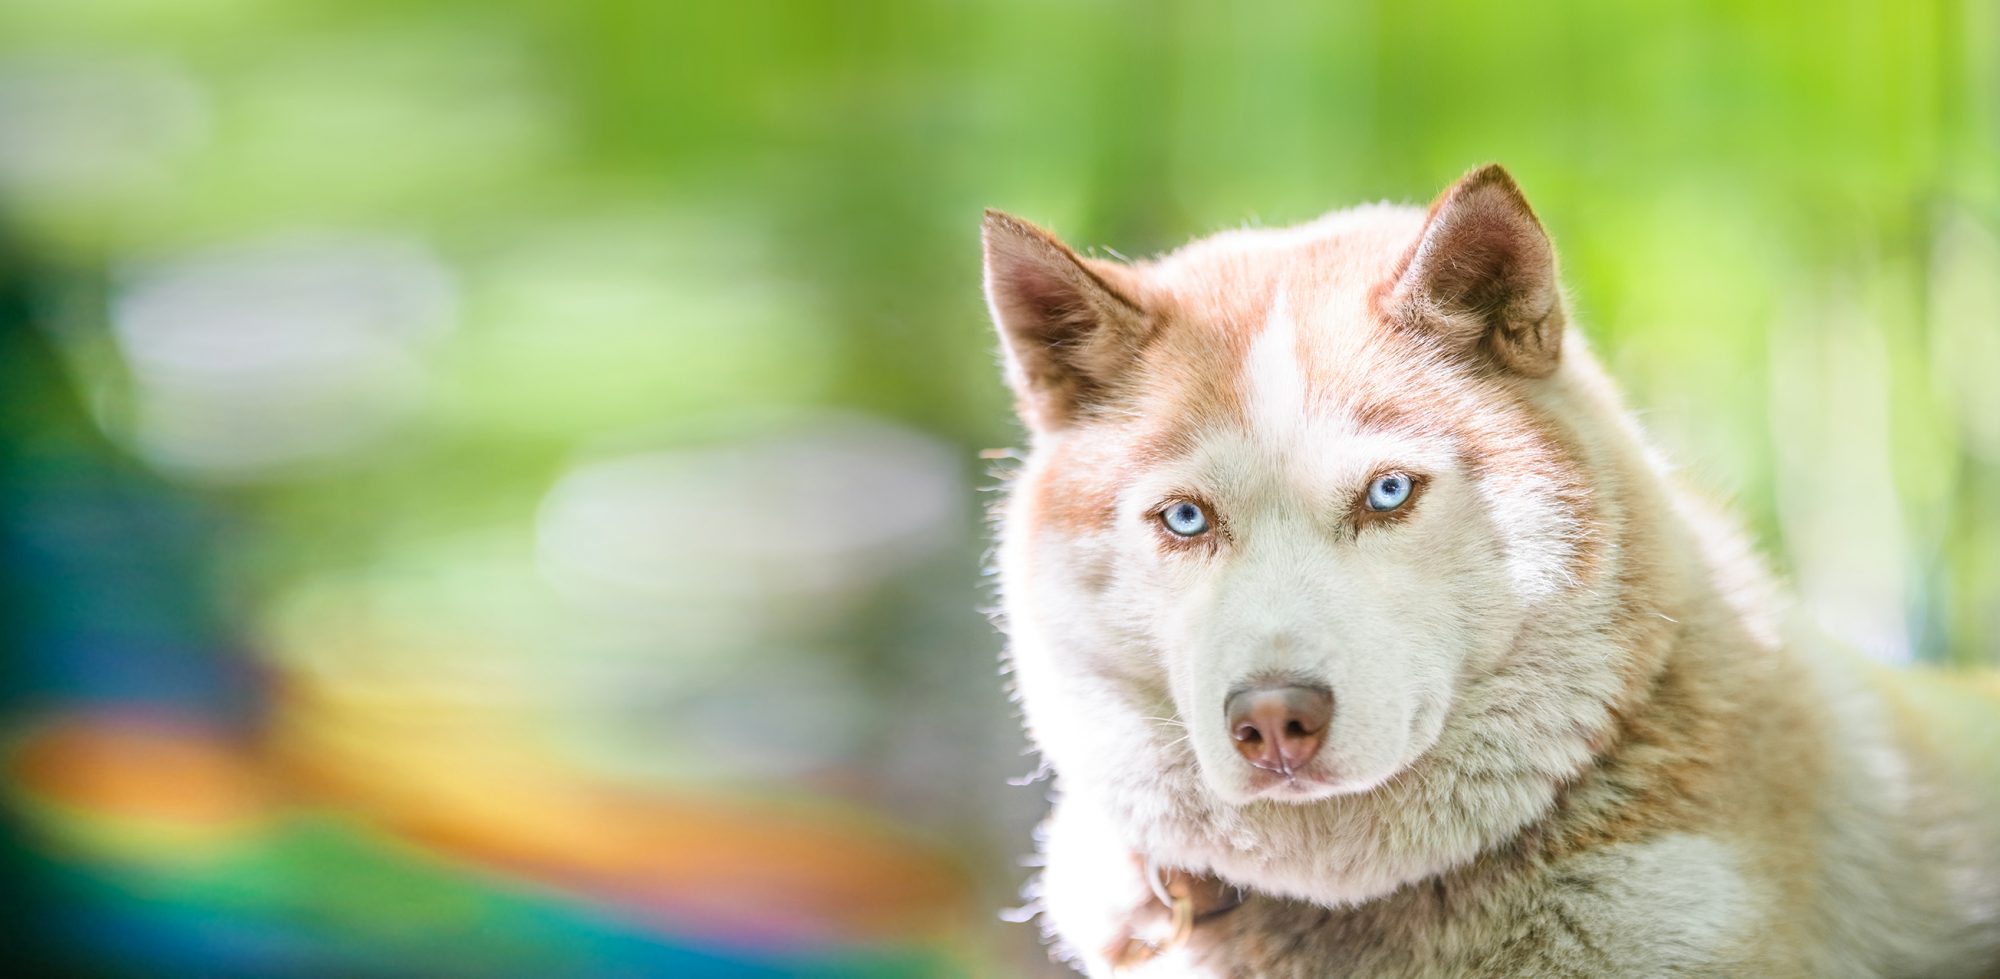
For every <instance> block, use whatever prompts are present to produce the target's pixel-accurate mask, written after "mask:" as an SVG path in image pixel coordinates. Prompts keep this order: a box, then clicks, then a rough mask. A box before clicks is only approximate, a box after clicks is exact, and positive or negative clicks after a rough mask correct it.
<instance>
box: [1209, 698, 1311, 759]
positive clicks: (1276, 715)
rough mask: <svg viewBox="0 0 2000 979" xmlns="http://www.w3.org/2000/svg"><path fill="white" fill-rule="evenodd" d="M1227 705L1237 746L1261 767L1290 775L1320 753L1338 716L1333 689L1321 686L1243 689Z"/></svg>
mask: <svg viewBox="0 0 2000 979" xmlns="http://www.w3.org/2000/svg"><path fill="white" fill-rule="evenodd" d="M1222 709H1223V713H1224V714H1225V715H1226V716H1227V717H1228V718H1229V737H1230V738H1231V739H1232V740H1234V741H1235V742H1236V750H1237V752H1239V753H1240V754H1242V755H1243V757H1244V759H1245V760H1247V761H1248V762H1250V764H1252V765H1255V766H1257V767H1258V768H1261V769H1264V770H1265V771H1269V772H1277V773H1279V774H1281V775H1285V776H1287V777H1289V776H1291V775H1292V774H1293V773H1294V772H1297V771H1298V770H1299V769H1301V768H1304V767H1305V765H1306V763H1307V762H1310V761H1312V759H1313V755H1315V754H1318V753H1319V746H1320V742H1321V741H1323V740H1324V739H1325V738H1326V729H1327V725H1329V724H1331V723H1332V722H1333V694H1332V693H1330V692H1328V691H1326V690H1324V689H1322V688H1319V687H1262V688H1258V689H1254V690H1238V691H1236V692H1235V693H1233V694H1230V695H1229V699H1228V700H1227V701H1226V702H1224V703H1223V705H1222Z"/></svg>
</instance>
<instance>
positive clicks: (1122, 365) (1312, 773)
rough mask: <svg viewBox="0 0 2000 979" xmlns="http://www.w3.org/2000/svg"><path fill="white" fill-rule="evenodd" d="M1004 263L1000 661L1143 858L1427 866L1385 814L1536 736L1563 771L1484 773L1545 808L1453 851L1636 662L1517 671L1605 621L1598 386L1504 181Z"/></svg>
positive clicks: (1027, 253) (1515, 194)
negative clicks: (1020, 428)
mask: <svg viewBox="0 0 2000 979" xmlns="http://www.w3.org/2000/svg"><path fill="white" fill-rule="evenodd" d="M985 247H986V294H987V299H988V303H989V306H990V308H991V311H992V314H993V318H994V320H995V322H996V323H997V324H998V327H999V331H1000V335H1001V337H1002V341H1003V342H1002V348H1003V351H1004V356H1005V370H1006V374H1007V377H1008V380H1009V382H1010V383H1011V385H1012V387H1013V389H1014V391H1015V393H1016V395H1017V397H1018V402H1017V404H1018V409H1019V412H1020V415H1021V417H1022V419H1023V420H1024V422H1025V423H1026V424H1027V426H1028V428H1029V430H1030V433H1031V436H1032V439H1033V449H1032V452H1031V453H1030V455H1029V458H1028V460H1027V462H1026V464H1025V466H1024V467H1023V469H1022V471H1021V472H1020V473H1019V474H1018V477H1017V479H1016V482H1015V484H1014V486H1013V488H1012V492H1011V494H1010V498H1009V500H1008V502H1007V504H1006V506H1005V508H1004V511H1003V513H1002V521H1001V523H1002V529H1001V535H1002V545H1001V560H1000V564H1001V572H1002V590H1003V595H1004V611H1005V616H1006V623H1007V627H1008V630H1009V633H1010V637H1011V643H1010V646H1011V654H1010V655H1011V658H1012V660H1013V666H1014V671H1015V674H1016V686H1017V690H1018V694H1019V696H1020V698H1021V701H1022V704H1023V708H1024V711H1025V713H1026V716H1027V721H1028V725H1029V728H1030V731H1031V734H1032V736H1033V737H1034V738H1035V740H1036V743H1037V745H1038V746H1039V747H1040V748H1041V750H1042V751H1043V753H1044V755H1045V756H1046V757H1047V758H1048V759H1049V760H1050V762H1051V763H1052V765H1053V766H1054V768H1055V770H1056V771H1057V773H1058V774H1059V776H1060V777H1061V779H1062V780H1063V783H1064V785H1065V787H1066V790H1067V791H1085V792H1091V793H1096V794H1099V795H1102V796H1103V797H1104V799H1105V801H1106V802H1107V803H1108V804H1109V805H1111V806H1112V807H1113V808H1114V809H1116V810H1117V811H1118V813H1119V814H1120V815H1121V816H1122V817H1123V818H1125V819H1126V820H1127V821H1128V823H1129V824H1130V826H1131V831H1132V833H1133V834H1134V835H1136V836H1141V837H1145V839H1143V840H1135V843H1138V844H1139V845H1144V846H1148V847H1150V848H1155V849H1162V850H1167V851H1170V852H1174V853H1176V854H1177V855H1178V856H1180V857H1181V858H1183V859H1185V860H1187V861H1188V862H1198V863H1205V864H1208V865H1211V866H1218V867H1231V866H1235V867H1238V868H1239V869H1241V868H1243V867H1245V866H1247V865H1246V864H1245V863H1244V861H1248V860H1252V859H1253V857H1252V856H1251V854H1252V853H1253V851H1257V850H1260V849H1261V850H1263V851H1265V852H1266V856H1265V857H1263V858H1256V859H1259V860H1261V863H1260V866H1263V867H1264V868H1266V869H1267V870H1271V871H1272V872H1277V871H1276V870H1275V868H1276V866H1277V865H1276V863H1275V862H1274V861H1273V860H1272V859H1271V858H1272V857H1282V856H1284V855H1286V854H1292V853H1294V852H1295V851H1299V850H1316V851H1320V852H1332V851H1335V850H1339V851H1341V852H1342V853H1343V857H1342V859H1347V860H1350V861H1358V862H1366V861H1369V860H1376V862H1377V863H1383V862H1394V861H1385V860H1384V859H1380V858H1386V857H1388V856H1390V855H1389V854H1386V853H1383V852H1381V851H1382V850H1383V848H1392V849H1393V848H1395V847H1399V846H1400V847H1403V848H1404V849H1422V847H1421V846H1419V845H1418V844H1417V843H1414V842H1411V841H1409V840H1403V841H1401V842H1398V841H1397V840H1396V839H1395V837H1396V836H1397V833H1398V832H1399V831H1397V830H1396V829H1395V828H1394V826H1393V825H1392V824H1394V823H1395V819H1394V818H1393V813H1391V812H1389V810H1390V809H1393V808H1394V807H1396V806H1409V805H1418V806H1421V805H1448V804H1456V803H1463V802H1466V801H1467V800H1462V799H1458V800H1447V799H1443V798H1439V799H1432V800H1421V799H1417V798H1415V797H1414V796H1412V795H1411V793H1413V792H1417V791H1419V790H1420V789H1419V787H1420V785H1421V784H1427V783H1429V782H1430V778H1429V777H1428V775H1427V772H1426V768H1425V765H1424V764H1423V762H1424V760H1425V759H1426V758H1427V757H1429V756H1435V755H1439V754H1441V753H1442V754H1447V755H1450V756H1451V757H1452V758H1453V759H1454V761H1453V764H1455V765H1457V766H1458V767H1455V768H1451V769H1450V770H1449V772H1447V771H1444V770H1443V769H1440V770H1439V771H1438V773H1437V774H1440V775H1466V774H1468V773H1469V769H1467V768H1466V767H1465V765H1466V764H1467V762H1466V758H1467V757H1469V756H1473V755H1477V754H1479V753H1480V752H1482V751H1483V752H1485V753H1486V754H1487V755H1494V754H1495V747H1496V746H1495V745H1492V744H1482V743H1483V742H1485V741H1487V740H1488V739H1491V738H1494V737H1500V738H1506V737H1509V736H1512V735H1515V734H1523V733H1530V732H1527V731H1526V730H1525V728H1526V727H1533V728H1534V731H1533V732H1532V733H1534V734H1535V735H1537V736H1538V737H1539V738H1540V739H1541V740H1540V741H1539V742H1538V743H1537V745H1536V747H1534V748H1533V749H1532V751H1533V752H1539V753H1540V754H1541V755H1546V756H1548V757H1546V758H1543V757H1537V758H1534V759H1528V760H1522V759H1518V758H1513V757H1511V756H1509V757H1508V758H1507V759H1506V760H1504V761H1496V762H1494V764H1496V765H1501V766H1503V767H1506V768H1507V769H1508V771H1509V772H1513V773H1515V774H1520V772H1525V771H1528V770H1532V771H1533V773H1534V774H1533V778H1532V779H1530V781H1532V782H1533V783H1534V787H1533V788H1529V789H1521V790H1518V791H1517V790H1516V788H1515V787H1514V786H1512V785H1507V786H1506V787H1505V788H1501V789H1496V790H1495V791H1496V792H1497V793H1498V794H1499V795H1500V796H1502V797H1511V796H1520V798H1519V799H1515V800H1513V801H1511V802H1510V801H1507V800H1506V799H1505V798H1503V800H1502V802H1501V803H1496V804H1495V805H1494V806H1489V807H1488V808H1497V809H1505V810H1506V812H1505V813H1504V814H1503V813H1500V812H1497V811H1496V812H1495V813H1493V814H1492V818H1490V819H1489V818H1486V816H1485V815H1484V814H1481V815H1480V816H1478V817H1476V818H1477V820H1478V821H1480V822H1481V827H1479V828H1477V829H1472V828H1468V832H1467V833H1466V834H1463V835H1467V836H1468V837H1479V840H1472V839H1468V840H1466V841H1465V842H1464V844H1463V845H1462V846H1458V847H1457V848H1456V849H1457V850H1463V849H1465V848H1466V847H1473V848H1476V847H1477V846H1478V845H1481V843H1482V841H1483V842H1490V839H1488V838H1487V837H1489V836H1490V835H1491V834H1492V833H1497V832H1501V830H1498V829H1488V828H1487V827H1485V825H1484V824H1485V823H1487V822H1497V823H1511V825H1509V826H1508V827H1507V829H1512V828H1515V827H1517V826H1518V825H1519V824H1520V822H1521V821H1524V820H1525V818H1526V815H1525V814H1524V813H1525V811H1526V810H1528V809H1532V808H1533V807H1534V806H1535V805H1539V804H1541V803H1542V802H1545V801H1546V798H1547V795H1548V792H1549V791H1551V789H1550V786H1552V785H1553V784H1554V783H1555V782H1556V781H1558V780H1559V779H1560V777H1561V775H1560V774H1555V775H1551V774H1549V773H1551V772H1556V773H1560V772H1563V771H1565V770H1568V771H1573V770H1574V767H1575V766H1576V765H1578V764H1580V763H1581V761H1582V760H1583V759H1586V758H1587V757H1588V754H1589V748H1588V742H1589V740H1590V739H1591V738H1593V737H1596V736H1597V735H1598V733H1599V732H1600V730H1601V727H1602V725H1603V723H1605V717H1606V710H1607V705H1608V704H1610V703H1612V702H1613V701H1615V700H1616V699H1617V696H1618V693H1619V691H1620V690H1622V689H1624V687H1625V686H1627V685H1629V681H1630V677H1629V676H1628V675H1627V674H1629V672H1630V671H1629V670H1627V669H1626V668H1625V666H1624V665H1623V664H1620V663H1616V662H1612V661H1611V660H1610V659H1609V658H1607V657H1604V656H1602V655H1599V656H1598V657H1597V659H1598V662H1591V661H1590V656H1589V655H1588V654H1586V653H1581V652H1579V653H1577V654H1575V657H1565V658H1561V659H1560V661H1554V660H1552V661H1550V662H1547V663H1544V664H1542V665H1540V666H1534V665H1532V664H1531V663H1529V662H1528V661H1530V660H1533V659H1534V657H1523V656H1522V655H1521V654H1520V652H1519V650H1520V648H1521V645H1522V637H1523V636H1524V635H1525V634H1529V633H1538V632H1539V633H1543V634H1547V633H1549V632H1550V630H1557V631H1561V630H1564V629H1571V628H1572V626H1573V625H1574V624H1575V623H1577V622H1579V621H1582V620H1581V619H1580V618H1579V616H1581V617H1584V618H1588V616H1589V615H1590V614H1591V610H1592V609H1594V608H1600V607H1602V603H1601V602H1599V601H1597V599H1598V597H1600V596H1596V595H1594V594H1593V593H1591V592H1590V590H1589V586H1591V585H1592V584H1594V583H1597V582H1601V581H1602V580H1603V579H1604V578H1605V573H1604V570H1603V569H1602V568H1599V567H1596V566H1595V565H1596V564H1597V563H1599V561H1600V559H1601V558H1602V556H1603V555H1602V548H1599V547H1597V546H1596V545H1595V542H1594V536H1595V535H1596V534H1597V533H1598V532H1599V531H1600V530H1601V529H1602V526H1603V523H1602V521H1603V518H1604V517H1605V514H1604V513H1603V510H1604V507H1603V506H1602V505H1601V502H1602V501H1601V500H1600V498H1599V497H1600V495H1601V494H1599V493H1597V492H1596V488H1595V487H1594V486H1593V477H1592V474H1591V469H1592V464H1593V460H1592V458H1591V457H1590V455H1591V450H1590V446H1589V444H1588V443H1589V442H1590V440H1591V439H1590V435H1589V433H1588V432H1587V431H1583V430H1580V429H1579V428H1577V427H1576V426H1575V425H1572V424H1570V423H1569V422H1568V421H1567V420H1566V419H1564V418H1563V417H1560V416H1561V415H1563V414H1565V413H1569V411H1570V407H1568V406H1567V405H1568V402H1571V401H1575V400H1577V399H1579V398H1587V397H1590V396H1594V395H1592V394H1591V393H1590V392H1584V393H1579V391H1580V390H1581V389H1582V388H1593V386H1594V385H1596V384H1597V383H1598V382H1596V381H1594V380H1592V378H1594V377H1595V375H1594V374H1591V373H1590V372H1589V371H1587V370H1582V371H1581V372H1580V369H1578V368H1574V367H1572V366H1571V365H1570V364H1569V363H1568V361H1569V360H1571V359H1575V358H1577V357H1581V356H1583V355H1582V354H1581V353H1580V352H1577V351H1575V350H1571V351H1566V350H1565V344H1564V308H1563V303H1562V299H1561V293H1560V289H1559V287H1558V283H1557V278H1556V262H1555V255H1554V251H1553V249H1552V248H1551V245H1550V243H1549V239H1548V237H1547V235H1546V234H1545V233H1544V231H1543V229H1542V226H1541V224H1540V223H1539V222H1538V221H1537V219H1536V218H1535V216H1534V214H1533V212H1532V211H1531V210H1530V208H1529V206H1528V204H1527V202H1526V201H1525V200H1524V199H1523V197H1522V195H1521V193H1520V191H1519V190H1518V189H1517V188H1516V186H1515V184H1514V182H1513V180H1512V179H1511V178H1509V177H1508V175H1507V174H1506V172H1505V171H1503V170H1501V169H1500V168H1498V167H1488V168H1485V169H1482V170H1478V171H1475V172H1473V173H1472V174H1470V175H1468V176H1467V177H1465V178H1464V179H1463V180H1461V181H1460V182H1459V183H1458V184H1456V185H1455V186H1453V187H1452V188H1451V189H1449V190H1448V191H1446V192H1445V193H1444V194H1443V195H1442V196H1441V197H1440V198H1439V199H1438V201H1437V202H1436V203H1435V204H1434V205H1433V206H1432V207H1431V208H1430V209H1429V211H1428V212H1425V211H1421V210H1416V209H1410V208H1400V207H1392V206H1386V205H1384V206H1373V207H1364V208H1358V209H1354V210H1349V211H1343V212H1337V213H1335V214H1332V215H1329V216H1327V217H1325V218H1323V219H1321V220H1319V221H1317V222H1314V223H1312V224H1308V225H1304V226H1301V227H1298V228H1293V229H1286V230H1271V231H1264V230H1253V231H1240V232H1231V233H1226V234H1223V235H1219V236H1216V237H1214V238H1210V239H1207V240H1204V241H1200V242H1196V243H1194V244H1192V245H1189V246H1187V247H1185V248H1182V249H1181V250H1179V251H1177V252H1174V253H1173V254H1170V255H1167V256H1165V257H1162V258H1160V259H1157V260H1154V261H1148V262H1140V263H1114V262H1109V261H1102V260H1097V259H1091V258H1085V257H1082V256H1079V255H1077V254H1076V253H1075V252H1074V251H1072V250H1071V249H1069V248H1068V247H1067V246H1065V245H1064V244H1062V243H1061V242H1060V241H1058V240H1057V239H1056V238H1055V237H1053V236H1052V235H1050V234H1048V233H1047V232H1045V231H1042V230H1041V229H1039V228H1036V227H1034V226H1033V225H1030V224H1028V223H1026V222H1023V221H1021V220H1019V219H1016V218H1012V217H1009V216H1006V215H1003V214H998V213H989V214H988V216H987V220H986V227H985ZM1571 346H1572V347H1574V346H1575V343H1574V341H1572V342H1571ZM1579 378H1581V379H1580V380H1579ZM1594 410H1595V411H1597V412H1599V413H1602V412H1603V409H1602V408H1597V409H1594ZM1611 411H1612V413H1613V414H1615V408H1614V409H1612V410H1611ZM1588 625H1589V623H1585V625H1584V626H1577V627H1576V628H1575V629H1573V630H1572V631H1588V629H1587V626H1588ZM1572 659H1575V660H1576V661H1574V662H1573V661H1571V660H1572ZM1510 717H1511V718H1513V720H1509V718H1510ZM1510 750H1513V749H1511V748H1509V749H1505V750H1503V751H1501V752H1500V753H1499V754H1501V755H1505V754H1506V752H1507V751H1510ZM1516 769H1519V770H1520V771H1519V772H1517V771H1516ZM1405 776H1410V778H1408V779H1406V778H1405ZM1468 784H1469V783H1468ZM1433 788H1436V787H1435V786H1433ZM1438 791H1447V790H1446V789H1441V788H1440V789H1438ZM1479 805H1485V804H1484V803H1479ZM1516 810H1520V811H1516ZM1432 815H1433V816H1437V814H1435V813H1434V814H1432ZM1441 818H1444V819H1447V820H1448V819H1451V818H1456V817H1453V816H1451V815H1449V814H1445V815H1444V816H1442V817H1441ZM1468 818H1474V817H1468ZM1337 844H1344V846H1342V845H1337ZM1357 846H1359V847H1361V849H1363V850H1369V851H1371V852H1369V853H1358V852H1355V847H1357ZM1410 856H1411V857H1412V860H1411V861H1405V862H1406V863H1411V865H1412V866H1416V865H1422V866H1421V867H1417V871H1421V870H1426V869H1434V868H1433V867H1432V866H1431V864H1433V863H1434V862H1435V861H1434V860H1433V859H1431V857H1432V856H1435V857H1436V858H1437V859H1448V856H1447V855H1445V854H1434V855H1417V854H1411V855H1410ZM1232 862H1233V863H1232ZM1324 869H1325V868H1323V867H1317V868H1304V869H1302V870H1301V874H1314V873H1320V872H1321V871H1323V870H1324ZM1350 869H1352V868H1351V867H1350ZM1406 870H1409V868H1405V867H1397V868H1383V871H1384V873H1386V874H1387V876H1388V877H1391V878H1394V877H1401V876H1407V873H1405V871H1406ZM1417 871H1412V872H1417ZM1350 877H1351V875H1350ZM1302 879H1303V878H1302ZM1357 887H1359V889H1360V891H1366V890H1369V889H1371V888H1373V887H1374V885H1372V884H1366V885H1357ZM1291 889H1292V890H1294V891H1301V890H1305V889H1307V888H1306V885H1303V884H1302V885H1301V886H1299V887H1293V888H1291ZM1343 893H1347V892H1343ZM1356 893H1359V891H1357V892H1356Z"/></svg>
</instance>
